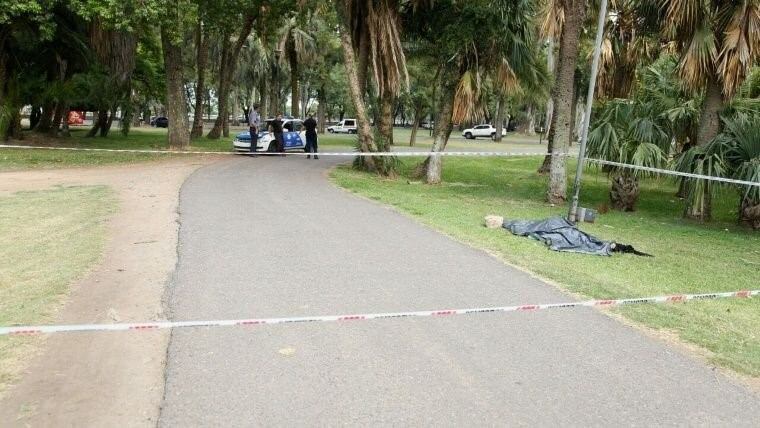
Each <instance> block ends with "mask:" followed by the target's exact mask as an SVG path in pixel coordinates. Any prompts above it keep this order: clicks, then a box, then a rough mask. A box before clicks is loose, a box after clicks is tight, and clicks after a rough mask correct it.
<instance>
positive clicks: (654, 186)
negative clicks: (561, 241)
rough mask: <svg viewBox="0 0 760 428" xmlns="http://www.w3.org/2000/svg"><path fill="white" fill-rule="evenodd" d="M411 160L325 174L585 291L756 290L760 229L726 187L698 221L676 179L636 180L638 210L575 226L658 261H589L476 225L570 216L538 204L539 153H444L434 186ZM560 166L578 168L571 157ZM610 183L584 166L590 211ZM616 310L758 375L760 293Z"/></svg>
mask: <svg viewBox="0 0 760 428" xmlns="http://www.w3.org/2000/svg"><path fill="white" fill-rule="evenodd" d="M416 162H418V160H414V159H405V160H404V159H402V163H401V174H400V177H399V178H398V179H395V180H383V179H378V178H377V177H376V176H374V175H372V174H367V173H362V172H359V171H356V170H352V169H351V168H350V167H348V166H344V167H339V168H337V169H335V170H334V171H333V172H332V178H333V180H334V181H335V182H336V183H337V184H338V185H340V186H342V187H344V188H346V189H349V190H351V191H353V192H356V193H358V194H361V195H363V196H366V197H369V198H371V199H374V200H377V201H380V202H383V203H386V204H390V205H393V206H394V207H396V208H397V209H399V210H400V211H401V212H404V213H407V214H409V215H411V216H413V217H415V218H417V219H419V220H420V221H421V222H423V223H425V224H428V225H430V226H432V227H434V228H436V229H438V230H441V231H443V232H445V233H447V234H449V235H451V236H453V237H454V238H456V239H459V240H461V241H464V242H467V243H469V244H472V245H474V246H477V247H481V248H484V249H487V250H489V251H491V252H493V253H495V254H497V255H498V256H500V257H501V258H503V259H504V260H506V261H508V262H510V263H512V264H515V265H517V266H520V267H522V268H525V269H527V270H530V271H532V272H534V273H536V274H537V275H539V276H541V277H544V278H547V279H549V280H551V281H553V282H556V283H558V284H560V285H561V286H562V287H564V288H565V289H566V290H568V291H570V292H573V293H578V294H581V295H584V296H588V297H591V298H624V297H637V296H649V295H658V294H670V293H701V292H712V291H732V290H739V289H748V288H757V287H758V283H759V281H758V278H759V277H760V275H758V272H760V234H757V233H753V232H751V231H749V230H746V229H743V228H741V227H738V226H737V225H736V224H735V221H734V219H735V218H736V195H735V194H734V193H733V191H732V190H725V194H724V195H721V196H719V197H717V198H716V200H715V201H714V210H715V213H714V214H715V217H716V221H714V222H713V223H710V224H706V225H702V224H696V223H692V222H688V221H685V220H682V219H681V216H680V214H681V212H682V210H683V202H682V201H680V200H678V199H677V198H675V197H674V196H673V195H674V194H675V191H676V187H675V185H674V184H673V183H672V182H669V181H664V180H654V179H651V180H646V181H644V182H643V183H642V184H641V197H640V203H639V206H638V210H637V211H636V212H632V213H621V212H609V213H607V214H604V215H601V216H600V217H599V218H598V220H597V222H596V223H595V224H583V225H582V226H581V227H582V229H584V230H585V231H587V232H589V233H591V234H594V235H596V236H599V237H600V238H603V239H607V240H615V241H617V242H623V243H627V244H632V245H634V246H635V247H637V248H638V249H640V250H642V251H645V252H647V253H651V254H653V255H655V257H654V258H646V257H636V256H629V255H616V256H614V257H596V256H588V255H577V254H570V253H557V252H553V251H549V250H548V249H546V248H545V247H544V246H543V245H541V244H540V243H538V242H537V241H533V240H530V239H526V238H519V237H514V236H512V235H508V234H507V232H506V231H494V230H490V229H486V228H485V227H483V226H482V224H483V216H485V215H487V214H499V215H504V216H505V217H507V218H524V219H540V218H545V217H548V216H552V215H564V214H565V213H566V207H552V206H549V205H548V204H546V203H545V202H544V193H545V189H546V182H547V178H546V177H541V176H538V175H537V174H536V172H535V171H536V168H537V166H538V163H539V162H540V158H507V159H504V158H501V159H498V158H479V159H461V158H447V159H445V161H444V162H445V167H444V174H443V178H444V181H445V183H444V184H442V185H440V186H427V185H423V184H420V183H419V182H415V181H414V180H412V179H411V178H409V173H410V171H411V168H412V167H413V166H414V165H415V164H416ZM568 170H569V171H574V170H575V166H574V162H571V165H570V166H569V168H568ZM608 190H609V189H608V181H607V179H606V176H605V175H603V174H601V173H599V172H595V171H593V170H592V171H590V173H588V174H587V175H586V176H585V177H584V183H583V193H582V199H581V202H582V205H583V206H587V207H596V206H599V205H600V204H602V203H604V202H606V200H607V193H608ZM492 303H493V304H498V302H492ZM526 303H532V302H526ZM615 311H616V312H618V313H619V314H621V315H623V316H624V317H626V318H628V319H630V320H633V321H635V322H638V323H641V324H643V325H646V326H649V327H653V328H655V329H663V330H666V331H668V332H671V333H675V334H677V335H678V337H680V338H681V339H682V340H684V341H687V342H690V343H693V344H696V345H698V346H700V347H701V348H703V349H704V350H706V351H707V352H706V354H707V355H708V358H709V359H710V360H711V361H712V362H714V363H715V364H718V365H720V366H723V367H728V368H731V369H733V370H736V371H738V372H741V373H744V374H748V375H750V376H755V377H758V376H760V299H752V300H724V301H713V302H709V301H708V302H690V303H687V304H672V305H660V306H655V305H651V306H631V307H625V308H618V309H615Z"/></svg>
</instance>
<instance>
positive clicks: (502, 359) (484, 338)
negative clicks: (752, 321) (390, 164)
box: [159, 157, 760, 427]
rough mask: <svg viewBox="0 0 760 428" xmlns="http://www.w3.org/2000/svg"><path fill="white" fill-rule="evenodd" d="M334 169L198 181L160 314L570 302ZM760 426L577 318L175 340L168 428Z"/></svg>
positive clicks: (684, 371)
mask: <svg viewBox="0 0 760 428" xmlns="http://www.w3.org/2000/svg"><path fill="white" fill-rule="evenodd" d="M339 161H340V160H338V159H334V158H323V159H320V160H319V161H315V160H308V159H304V158H300V157H285V158H263V157H257V158H244V157H241V158H235V159H231V160H228V161H224V162H220V163H217V164H215V165H212V166H209V167H205V168H203V169H200V170H198V171H197V172H196V173H195V174H193V175H192V176H191V177H190V178H189V179H188V180H187V181H186V182H185V185H184V187H183V189H182V192H181V197H180V219H181V226H180V239H179V248H178V255H179V262H178V266H177V271H176V273H175V277H174V279H173V282H172V285H171V290H170V294H169V297H168V299H167V304H168V306H169V309H170V313H171V316H172V318H173V319H175V320H187V319H215V318H248V317H281V316H301V315H320V314H321V315H332V314H341V313H362V312H394V311H409V310H424V309H438V308H451V307H476V306H496V305H512V304H522V303H538V302H560V301H567V300H568V299H571V297H569V296H567V295H565V294H563V293H561V292H559V291H557V290H556V289H555V288H553V287H552V286H550V285H547V284H545V283H543V282H541V281H539V280H537V279H534V278H532V277H531V276H529V275H527V274H525V273H523V272H521V271H519V270H517V269H514V268H511V267H509V266H506V265H505V264H503V263H502V262H500V261H498V260H497V259H495V258H493V257H491V256H489V255H488V254H486V253H485V252H482V251H479V250H476V249H473V248H470V247H468V246H465V245H463V244H460V243H458V242H456V241H454V240H452V239H450V238H448V237H445V236H443V235H441V234H439V233H437V232H435V231H433V230H431V229H429V228H427V227H425V226H423V225H420V224H418V223H417V222H415V221H414V220H412V219H410V218H407V217H405V216H403V215H401V214H398V213H396V212H395V211H393V210H391V209H388V208H386V207H384V206H381V205H379V204H377V203H374V202H372V201H368V200H365V199H362V198H359V197H356V196H353V195H352V194H350V193H348V192H346V191H344V190H341V189H338V188H336V187H335V186H334V185H332V184H331V183H330V182H329V180H328V179H327V178H326V174H327V171H328V167H330V166H331V165H334V164H335V163H336V162H339ZM484 214H486V213H484ZM494 233H498V232H497V231H495V232H494ZM504 239H516V238H510V237H508V236H506V235H505V236H504ZM568 257H575V256H573V255H569V256H568ZM758 420H760V397H758V396H757V395H755V394H754V393H752V392H750V390H748V389H747V388H746V387H745V386H743V385H742V384H740V383H739V382H737V381H735V380H733V379H731V378H729V377H726V376H724V375H722V374H720V372H718V371H716V370H714V369H713V368H711V367H709V366H708V365H707V364H705V363H704V362H702V361H700V360H699V359H697V358H695V357H692V356H689V355H685V354H684V353H682V352H681V351H678V350H675V349H674V348H672V347H669V346H667V345H666V344H665V343H664V342H661V341H659V340H657V339H653V338H651V337H648V336H646V335H644V334H643V333H641V332H639V331H637V330H636V329H634V328H631V327H627V326H625V325H622V324H621V323H619V322H617V321H615V320H613V319H612V318H610V317H608V316H606V315H604V314H602V313H599V312H597V311H595V310H593V309H588V308H583V309H571V310H567V311H561V310H556V311H538V312H522V313H508V314H484V315H473V316H460V317H450V318H416V319H390V320H376V321H358V322H353V323H310V324H286V325H276V326H263V327H250V328H249V327H245V328H216V329H213V328H211V329H180V330H176V331H174V332H173V335H172V338H171V342H170V346H169V352H168V361H167V371H166V391H165V398H164V402H163V405H162V412H161V418H160V423H159V425H161V426H171V427H183V426H273V425H280V426H305V425H309V426H313V425H319V426H334V425H406V426H420V425H535V424H540V425H549V424H561V425H574V426H576V425H613V424H614V425H620V424H622V425H719V426H724V425H732V426H751V425H755V424H756V423H757V421H758ZM755 426H756V425H755Z"/></svg>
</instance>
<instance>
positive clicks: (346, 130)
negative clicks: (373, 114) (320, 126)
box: [327, 119, 356, 134]
mask: <svg viewBox="0 0 760 428" xmlns="http://www.w3.org/2000/svg"><path fill="white" fill-rule="evenodd" d="M327 132H330V133H333V134H356V119H343V120H341V121H340V122H338V124H337V125H333V126H329V127H327Z"/></svg>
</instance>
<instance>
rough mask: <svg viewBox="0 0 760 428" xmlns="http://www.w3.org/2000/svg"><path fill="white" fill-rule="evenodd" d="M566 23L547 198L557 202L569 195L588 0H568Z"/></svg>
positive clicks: (555, 85)
mask: <svg viewBox="0 0 760 428" xmlns="http://www.w3.org/2000/svg"><path fill="white" fill-rule="evenodd" d="M563 3H564V6H565V8H564V9H565V23H564V25H563V27H562V38H561V40H560V43H559V64H558V67H557V79H556V82H555V84H554V88H552V97H553V98H554V109H555V112H554V115H553V118H552V125H551V126H552V128H554V138H553V142H554V147H553V149H552V156H551V166H550V168H549V189H548V191H547V194H546V196H547V200H548V201H549V202H550V203H553V204H561V203H564V202H565V200H566V199H567V170H566V169H567V165H566V161H567V153H568V148H569V144H570V138H571V132H572V122H573V121H574V120H575V118H574V117H572V103H573V88H574V86H575V78H574V77H575V64H576V62H577V60H578V51H579V41H580V35H581V29H582V28H583V21H584V19H585V17H586V1H585V0H565V1H564V2H563Z"/></svg>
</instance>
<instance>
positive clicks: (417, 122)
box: [409, 108, 422, 146]
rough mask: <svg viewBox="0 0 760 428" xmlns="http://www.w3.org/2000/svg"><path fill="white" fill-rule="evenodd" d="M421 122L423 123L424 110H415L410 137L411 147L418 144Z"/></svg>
mask: <svg viewBox="0 0 760 428" xmlns="http://www.w3.org/2000/svg"><path fill="white" fill-rule="evenodd" d="M420 121H422V109H419V108H415V109H414V122H412V135H411V136H410V137H409V146H414V144H415V143H416V142H417V129H419V127H420Z"/></svg>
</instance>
